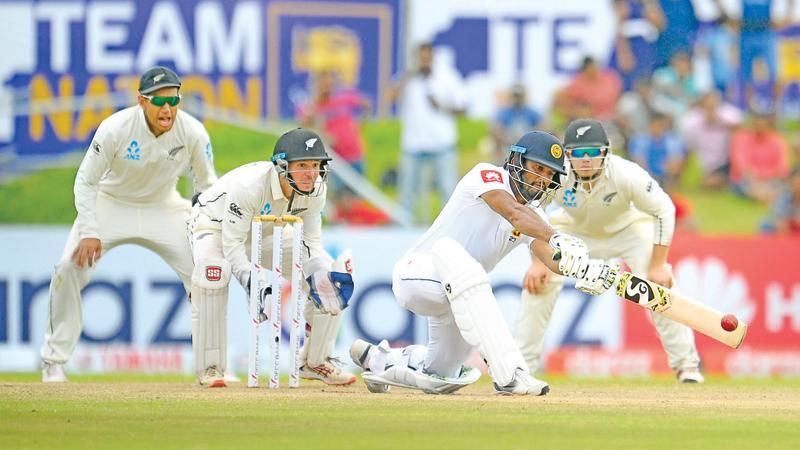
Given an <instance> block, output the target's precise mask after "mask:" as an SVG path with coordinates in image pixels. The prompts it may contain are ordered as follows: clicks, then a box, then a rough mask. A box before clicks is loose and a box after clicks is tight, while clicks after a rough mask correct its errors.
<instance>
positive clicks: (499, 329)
mask: <svg viewBox="0 0 800 450" xmlns="http://www.w3.org/2000/svg"><path fill="white" fill-rule="evenodd" d="M510 150H511V153H510V155H509V157H508V159H507V161H506V163H505V165H504V166H503V167H498V166H494V165H491V164H485V163H483V164H478V165H477V166H475V167H474V168H473V169H472V170H471V171H470V172H469V173H467V175H465V176H464V178H462V179H461V181H460V182H459V183H458V185H457V186H456V189H455V191H454V192H453V194H452V196H451V197H450V199H449V200H448V201H447V204H445V206H444V209H443V210H442V212H441V214H439V217H437V218H436V220H435V221H434V223H433V225H432V226H431V228H430V229H428V231H427V232H426V233H425V234H424V235H423V236H422V238H420V239H419V240H418V241H417V242H416V243H415V244H414V246H413V247H412V248H411V249H410V250H409V251H408V252H407V253H406V254H405V255H404V256H403V257H402V258H401V259H400V261H398V262H397V264H396V265H395V268H394V274H393V284H392V288H393V291H394V294H395V296H396V297H397V301H398V302H399V303H400V304H401V305H402V306H403V307H405V308H406V309H408V310H410V311H412V312H414V313H415V314H419V315H422V316H426V317H428V344H427V345H426V346H423V345H412V346H408V347H405V348H403V349H390V348H389V347H388V346H387V345H385V343H384V342H382V343H381V344H379V345H373V344H370V343H367V342H365V341H362V340H357V341H355V342H354V343H353V345H352V346H351V348H350V356H351V357H352V358H353V361H354V362H355V363H356V364H357V365H359V366H361V367H362V368H364V369H365V371H364V374H363V378H364V381H365V382H366V383H367V387H368V388H369V390H370V391H373V392H383V391H386V390H388V387H389V386H400V387H406V388H412V389H420V390H422V391H424V392H427V393H434V394H447V393H452V392H455V391H456V390H458V389H460V388H462V387H464V386H466V385H468V384H470V383H473V382H475V381H476V380H477V379H478V378H479V377H480V373H479V372H478V371H477V370H476V369H470V368H467V367H464V366H463V363H464V362H465V361H466V360H467V358H468V357H469V355H470V353H471V352H472V350H473V348H475V347H477V348H478V350H479V351H480V353H481V356H483V358H484V360H486V362H487V364H488V365H489V373H490V374H491V376H492V378H493V380H494V388H495V391H496V392H497V393H499V394H504V395H511V394H517V395H528V394H532V395H544V394H546V393H547V392H548V391H549V390H550V387H549V386H548V384H547V383H545V382H543V381H540V380H537V379H535V378H533V377H532V376H531V374H530V370H529V369H528V365H527V364H526V363H525V359H524V358H523V357H522V354H521V353H520V351H519V349H517V346H516V344H515V342H514V339H513V337H512V336H511V332H510V331H509V327H508V325H507V324H506V322H505V320H504V319H503V316H502V314H501V312H500V309H499V308H498V306H497V301H496V300H495V298H494V294H493V293H492V289H491V286H490V284H489V276H488V272H490V271H491V270H492V269H493V268H494V267H495V265H496V264H497V263H498V262H499V261H500V260H501V259H503V258H504V257H505V256H506V255H507V254H508V253H509V252H510V251H511V250H513V249H514V248H515V247H516V246H517V245H519V244H520V243H523V242H524V243H525V244H526V245H528V246H529V248H530V250H531V252H533V253H534V254H535V255H537V256H538V257H539V258H540V260H542V261H548V267H549V268H550V269H551V270H553V271H557V272H558V273H562V274H564V275H566V276H570V277H576V278H582V280H580V281H579V282H578V286H579V288H584V289H589V290H593V291H596V290H602V289H605V288H607V287H608V281H607V279H606V276H607V275H608V273H609V266H608V265H606V264H604V263H603V262H602V261H597V260H595V261H590V260H589V258H588V250H587V249H586V246H585V245H584V244H583V241H581V240H580V239H576V238H573V237H571V236H569V235H566V234H558V233H555V232H554V231H553V229H552V228H551V227H550V226H549V225H548V223H547V221H546V219H545V218H544V217H545V215H544V212H543V211H542V209H541V208H542V205H543V203H546V202H548V201H549V195H550V193H551V192H552V191H553V190H554V189H556V188H557V187H558V186H559V185H560V180H561V177H562V176H564V175H565V174H566V170H565V167H564V154H563V149H562V146H561V142H560V141H559V140H558V139H557V138H556V137H555V136H552V135H550V134H548V133H544V132H540V131H534V132H530V133H527V134H526V135H524V136H523V137H522V138H520V140H519V141H518V142H517V144H516V145H512V146H510ZM556 254H558V255H559V256H560V259H558V262H556V261H554V255H556Z"/></svg>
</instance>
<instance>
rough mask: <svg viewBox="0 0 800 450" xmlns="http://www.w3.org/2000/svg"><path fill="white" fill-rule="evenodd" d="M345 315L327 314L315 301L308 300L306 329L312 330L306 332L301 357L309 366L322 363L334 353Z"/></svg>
mask: <svg viewBox="0 0 800 450" xmlns="http://www.w3.org/2000/svg"><path fill="white" fill-rule="evenodd" d="M343 316H344V315H343V314H337V315H335V316H333V315H330V314H325V313H323V312H321V311H320V310H318V309H317V308H316V307H315V306H314V302H313V301H311V300H309V301H307V302H306V309H305V317H306V324H307V325H306V329H307V330H308V329H309V328H310V331H308V333H306V340H305V343H304V344H303V356H302V357H301V358H302V360H303V361H305V364H307V365H308V366H309V367H317V366H319V365H321V364H322V363H324V362H325V361H327V359H328V357H330V356H331V355H332V354H333V348H334V347H335V346H336V336H337V335H338V334H339V325H340V324H341V323H342V317H343Z"/></svg>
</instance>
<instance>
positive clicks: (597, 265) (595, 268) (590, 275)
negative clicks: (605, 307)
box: [575, 259, 619, 295]
mask: <svg viewBox="0 0 800 450" xmlns="http://www.w3.org/2000/svg"><path fill="white" fill-rule="evenodd" d="M617 274H619V264H607V263H606V262H605V261H603V260H601V259H592V260H590V261H589V264H588V267H587V270H586V274H585V275H584V276H583V278H581V279H580V280H578V281H577V282H576V283H575V289H578V290H579V291H582V292H586V293H587V294H589V295H601V294H602V293H604V292H605V291H607V290H609V289H610V288H611V286H613V285H614V282H615V281H617Z"/></svg>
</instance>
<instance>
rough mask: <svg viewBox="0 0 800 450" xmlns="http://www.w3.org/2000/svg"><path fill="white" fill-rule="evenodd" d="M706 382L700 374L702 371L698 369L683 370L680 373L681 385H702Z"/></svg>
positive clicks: (679, 380)
mask: <svg viewBox="0 0 800 450" xmlns="http://www.w3.org/2000/svg"><path fill="white" fill-rule="evenodd" d="M704 381H706V379H705V377H703V374H702V373H701V372H700V369H698V368H697V367H689V368H686V369H681V370H679V371H678V382H679V383H687V384H688V383H695V384H697V383H702V382H704Z"/></svg>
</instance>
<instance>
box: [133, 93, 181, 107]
mask: <svg viewBox="0 0 800 450" xmlns="http://www.w3.org/2000/svg"><path fill="white" fill-rule="evenodd" d="M142 97H144V98H146V99H147V101H149V102H150V103H152V104H153V106H158V107H162V106H164V104H165V103H169V106H176V105H177V104H178V103H180V102H181V96H180V95H175V96H170V97H165V96H161V95H145V94H142Z"/></svg>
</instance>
